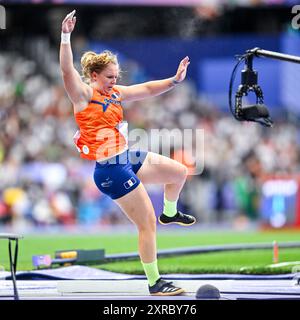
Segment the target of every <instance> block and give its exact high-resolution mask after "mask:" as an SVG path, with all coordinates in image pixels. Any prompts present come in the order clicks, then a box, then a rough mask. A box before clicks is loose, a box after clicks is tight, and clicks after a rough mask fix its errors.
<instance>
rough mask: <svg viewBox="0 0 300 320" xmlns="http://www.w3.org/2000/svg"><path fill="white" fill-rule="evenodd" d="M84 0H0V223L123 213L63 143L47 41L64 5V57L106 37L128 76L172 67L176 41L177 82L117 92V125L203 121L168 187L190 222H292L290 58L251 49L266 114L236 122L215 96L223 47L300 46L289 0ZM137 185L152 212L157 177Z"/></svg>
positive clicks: (54, 53) (56, 77)
mask: <svg viewBox="0 0 300 320" xmlns="http://www.w3.org/2000/svg"><path fill="white" fill-rule="evenodd" d="M95 2H96V1H94V3H92V1H91V2H90V4H88V3H87V2H84V5H83V1H59V3H57V1H32V2H31V3H30V2H29V1H1V2H0V3H1V5H3V6H4V7H5V9H6V29H5V30H0V37H1V41H0V49H1V51H0V75H1V76H0V122H1V130H0V162H1V165H0V181H1V183H0V228H1V230H17V231H19V230H20V231H24V230H26V231H28V230H29V231H33V230H36V228H39V230H40V228H45V227H53V228H55V227H59V228H60V227H66V228H69V229H72V228H78V227H82V226H85V227H90V228H96V229H97V230H101V227H103V228H105V227H107V226H111V225H121V226H123V225H127V224H128V223H129V222H128V220H127V219H126V218H125V217H124V216H123V214H122V213H121V212H120V211H119V209H118V208H117V207H116V206H115V205H114V204H113V202H112V201H110V200H109V199H108V198H107V197H106V196H104V195H102V194H100V193H99V191H98V190H97V189H96V187H95V186H94V182H93V180H92V172H93V166H94V164H91V163H90V162H88V161H86V160H82V159H80V157H79V154H78V152H77V150H76V148H75V147H74V145H73V135H74V133H75V132H76V129H77V128H76V125H75V121H74V119H73V115H72V107H71V104H70V102H69V101H68V99H67V96H66V94H65V91H64V88H63V85H62V81H61V77H60V70H59V64H58V49H59V42H60V31H61V21H62V19H63V17H64V16H65V15H66V14H67V13H68V12H70V11H72V10H73V9H74V8H75V9H76V10H77V14H76V15H77V17H78V21H77V25H76V29H75V31H74V32H73V34H72V48H73V53H74V62H75V65H76V66H77V67H78V70H79V59H80V56H81V54H82V53H83V52H84V51H86V50H89V49H92V50H96V51H100V50H103V49H111V50H112V51H114V52H117V53H118V56H119V58H120V62H121V67H122V69H123V71H124V72H123V74H122V79H121V83H123V84H133V83H137V82H142V81H147V80H151V79H158V78H163V77H169V76H172V75H173V74H174V72H175V71H176V67H177V63H178V61H179V60H180V59H181V58H182V57H184V56H185V55H189V57H190V59H191V65H190V68H189V72H188V77H187V79H186V81H185V82H184V83H183V84H182V85H180V86H178V87H177V88H176V89H174V90H172V91H171V92H169V93H168V94H165V95H162V96H160V97H158V98H155V99H151V100H146V101H142V102H135V103H127V104H126V106H125V117H126V119H127V121H128V122H129V124H130V129H133V128H143V129H145V130H148V131H149V130H151V129H154V128H156V129H161V128H167V129H172V128H180V129H181V130H183V129H188V128H200V129H204V134H205V142H204V158H205V166H204V171H203V173H202V174H201V175H194V176H190V177H189V179H188V181H187V183H186V186H185V188H184V191H183V192H182V195H181V198H180V206H181V208H182V209H183V210H184V211H185V212H189V213H191V214H193V215H195V216H197V218H198V221H199V225H202V226H203V225H204V226H205V225H207V226H210V225H219V226H227V227H230V228H236V229H247V228H257V227H260V226H262V225H265V224H267V225H272V226H273V227H277V228H279V227H284V226H287V225H297V224H298V225H299V214H298V211H299V209H298V189H299V187H298V172H299V160H300V159H299V155H300V153H299V151H300V140H299V139H300V135H299V133H300V132H299V125H300V124H299V115H300V114H299V113H300V105H299V98H300V97H299V95H300V91H299V90H298V88H297V85H298V84H299V77H300V76H299V75H300V69H299V66H297V65H294V64H290V63H285V62H279V61H273V60H268V59H255V62H254V68H255V69H257V70H258V71H259V83H260V85H261V86H262V88H263V91H264V95H265V102H266V104H267V105H268V106H269V108H270V112H271V114H272V117H273V118H274V120H275V126H274V128H272V129H265V128H263V127H260V126H259V125H257V124H245V123H240V122H237V121H235V120H234V119H233V118H232V116H231V115H230V113H229V110H228V106H227V100H228V97H227V95H228V84H229V79H230V74H231V71H232V69H233V66H234V63H235V59H234V56H235V55H236V54H242V53H244V52H245V50H247V49H251V48H253V47H260V48H263V49H266V50H272V51H279V52H284V53H289V54H295V55H300V49H299V48H300V46H299V44H300V37H299V30H297V29H296V30H295V29H293V28H292V25H291V21H292V19H293V17H294V15H293V14H292V12H291V8H292V6H293V5H294V4H295V3H294V1H279V0H278V1H246V0H240V1H239V0H236V1H166V0H165V1H163V0H161V1H129V0H128V1H99V2H101V5H99V4H98V5H95ZM150 3H152V4H155V5H156V6H150ZM110 4H111V5H110ZM112 4H114V5H112ZM183 4H185V5H183ZM238 83H239V74H238V79H237V81H236V85H237V84H238ZM174 150H175V151H178V150H176V145H174ZM179 151H180V150H179ZM174 153H175V155H176V152H174ZM275 178H276V180H274V179H275ZM270 179H271V180H270ZM265 181H267V182H269V183H267V184H266V183H265ZM270 181H271V182H270ZM148 190H149V194H150V196H151V199H152V201H153V204H154V206H155V209H156V213H157V214H159V213H160V211H161V208H162V188H159V187H153V186H149V187H148Z"/></svg>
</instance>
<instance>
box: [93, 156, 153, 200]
mask: <svg viewBox="0 0 300 320" xmlns="http://www.w3.org/2000/svg"><path fill="white" fill-rule="evenodd" d="M146 156H147V152H145V151H136V150H134V151H129V150H127V151H125V152H123V153H121V154H119V155H117V156H115V157H112V158H110V159H108V160H105V161H102V162H98V161H97V162H96V167H95V171H94V181H95V183H96V185H97V187H98V189H99V190H100V191H101V192H102V193H104V194H106V195H108V196H109V197H110V198H111V199H118V198H121V197H123V196H124V195H125V194H127V193H129V192H131V191H132V190H134V189H135V188H136V187H137V186H138V185H139V184H140V182H141V181H140V180H139V178H138V177H137V176H136V173H137V172H138V171H139V169H140V167H141V166H142V164H143V162H144V160H145V158H146Z"/></svg>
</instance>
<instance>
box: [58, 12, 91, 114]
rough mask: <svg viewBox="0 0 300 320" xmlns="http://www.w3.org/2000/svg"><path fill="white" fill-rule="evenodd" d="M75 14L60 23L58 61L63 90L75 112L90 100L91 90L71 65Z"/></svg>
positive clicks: (70, 14)
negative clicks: (71, 39)
mask: <svg viewBox="0 0 300 320" xmlns="http://www.w3.org/2000/svg"><path fill="white" fill-rule="evenodd" d="M75 12H76V10H73V11H72V12H71V13H69V14H68V15H67V16H66V17H65V19H64V20H63V22H62V33H61V44H60V52H59V60H60V69H61V72H62V78H63V81H64V85H65V89H66V91H67V93H68V96H69V98H70V100H71V101H72V103H73V104H74V108H75V111H80V110H81V109H82V108H83V107H85V105H86V104H87V103H88V101H89V100H90V99H91V97H92V94H93V89H92V88H91V87H90V86H89V85H87V84H86V83H84V82H83V81H82V79H81V77H80V75H79V73H78V71H77V70H76V69H75V67H74V65H73V53H72V48H71V41H70V38H71V33H72V31H73V30H74V27H75V24H76V17H75V16H74V15H75Z"/></svg>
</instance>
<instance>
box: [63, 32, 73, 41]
mask: <svg viewBox="0 0 300 320" xmlns="http://www.w3.org/2000/svg"><path fill="white" fill-rule="evenodd" d="M61 43H71V33H63V32H62V33H61Z"/></svg>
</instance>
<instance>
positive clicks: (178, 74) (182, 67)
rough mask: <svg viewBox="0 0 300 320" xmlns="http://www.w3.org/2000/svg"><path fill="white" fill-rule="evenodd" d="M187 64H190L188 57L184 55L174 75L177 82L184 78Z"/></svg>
mask: <svg viewBox="0 0 300 320" xmlns="http://www.w3.org/2000/svg"><path fill="white" fill-rule="evenodd" d="M189 64H190V58H189V57H185V58H184V59H182V60H181V61H180V63H179V66H178V69H177V72H176V75H175V77H174V78H175V80H176V81H177V82H181V81H183V80H184V79H185V76H186V72H187V68H188V66H189Z"/></svg>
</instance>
